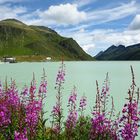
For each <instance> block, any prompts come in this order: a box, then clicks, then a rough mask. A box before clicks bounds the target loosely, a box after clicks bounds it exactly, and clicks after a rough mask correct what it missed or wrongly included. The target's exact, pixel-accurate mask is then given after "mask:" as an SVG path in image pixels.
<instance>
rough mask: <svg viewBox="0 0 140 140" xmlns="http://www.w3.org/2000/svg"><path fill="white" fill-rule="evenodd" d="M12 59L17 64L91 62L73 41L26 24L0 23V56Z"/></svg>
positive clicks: (14, 20)
mask: <svg viewBox="0 0 140 140" xmlns="http://www.w3.org/2000/svg"><path fill="white" fill-rule="evenodd" d="M4 56H7V57H8V56H12V57H16V59H17V60H18V61H42V60H43V59H45V58H46V57H51V58H52V59H53V60H61V59H62V58H63V59H64V60H93V57H91V56H90V55H88V54H87V53H86V52H84V50H83V49H82V48H81V47H80V46H79V45H78V43H77V42H76V41H75V40H74V39H72V38H67V37H63V36H61V35H59V34H58V33H57V32H56V31H54V30H52V29H50V28H48V27H45V26H34V25H30V26H29V25H26V24H24V23H23V22H21V21H19V20H16V19H6V20H2V21H0V57H1V58H2V57H4Z"/></svg>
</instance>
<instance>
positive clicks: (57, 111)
mask: <svg viewBox="0 0 140 140" xmlns="http://www.w3.org/2000/svg"><path fill="white" fill-rule="evenodd" d="M60 112H61V110H60V105H58V104H56V105H55V106H53V110H52V115H53V116H55V117H58V116H59V114H60Z"/></svg>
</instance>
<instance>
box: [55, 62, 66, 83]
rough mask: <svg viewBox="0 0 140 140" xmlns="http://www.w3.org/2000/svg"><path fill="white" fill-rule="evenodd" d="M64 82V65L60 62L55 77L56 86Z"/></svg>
mask: <svg viewBox="0 0 140 140" xmlns="http://www.w3.org/2000/svg"><path fill="white" fill-rule="evenodd" d="M64 81H65V65H64V63H63V62H62V64H61V66H60V68H59V70H58V74H57V77H56V85H61V84H62V83H64Z"/></svg>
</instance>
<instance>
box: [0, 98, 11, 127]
mask: <svg viewBox="0 0 140 140" xmlns="http://www.w3.org/2000/svg"><path fill="white" fill-rule="evenodd" d="M8 104H9V102H8V101H7V100H5V99H3V100H1V99H0V127H1V128H2V127H7V126H8V125H9V124H10V122H11V121H10V111H9V107H8Z"/></svg>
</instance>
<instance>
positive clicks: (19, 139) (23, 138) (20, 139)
mask: <svg viewBox="0 0 140 140" xmlns="http://www.w3.org/2000/svg"><path fill="white" fill-rule="evenodd" d="M14 140H28V138H27V131H26V129H24V130H23V132H18V131H15V133H14Z"/></svg>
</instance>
